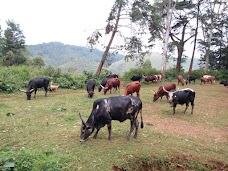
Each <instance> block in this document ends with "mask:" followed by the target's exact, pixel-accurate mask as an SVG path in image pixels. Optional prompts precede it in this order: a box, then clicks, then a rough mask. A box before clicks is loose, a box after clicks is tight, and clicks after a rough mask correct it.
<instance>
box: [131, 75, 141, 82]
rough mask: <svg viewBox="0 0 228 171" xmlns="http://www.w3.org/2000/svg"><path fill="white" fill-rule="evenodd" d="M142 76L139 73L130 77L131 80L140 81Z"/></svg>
mask: <svg viewBox="0 0 228 171" xmlns="http://www.w3.org/2000/svg"><path fill="white" fill-rule="evenodd" d="M141 79H142V76H141V75H134V76H132V77H131V81H139V82H140V81H141Z"/></svg>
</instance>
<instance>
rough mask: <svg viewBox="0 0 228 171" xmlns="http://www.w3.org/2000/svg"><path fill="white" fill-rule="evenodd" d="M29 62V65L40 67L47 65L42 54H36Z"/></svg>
mask: <svg viewBox="0 0 228 171" xmlns="http://www.w3.org/2000/svg"><path fill="white" fill-rule="evenodd" d="M28 63H29V65H32V66H34V67H38V68H41V67H44V66H45V63H44V60H43V58H42V57H41V56H35V57H34V58H32V59H30V60H29V62H28Z"/></svg>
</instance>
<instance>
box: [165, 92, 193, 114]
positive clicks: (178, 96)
mask: <svg viewBox="0 0 228 171" xmlns="http://www.w3.org/2000/svg"><path fill="white" fill-rule="evenodd" d="M163 89H164V91H166V92H167V93H168V100H169V103H170V104H171V106H172V107H173V114H175V108H176V106H177V104H181V105H183V104H186V108H185V110H184V113H185V112H186V110H187V109H188V106H189V102H190V103H191V106H192V110H191V114H192V113H193V109H194V100H195V94H196V93H195V91H194V90H192V89H190V88H185V89H181V90H177V91H169V92H168V91H167V90H165V88H164V87H163Z"/></svg>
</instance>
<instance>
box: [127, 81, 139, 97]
mask: <svg viewBox="0 0 228 171" xmlns="http://www.w3.org/2000/svg"><path fill="white" fill-rule="evenodd" d="M140 88H141V83H140V82H139V81H134V82H131V83H129V84H127V86H126V88H125V91H124V96H127V95H129V94H130V95H132V94H133V93H134V92H136V94H137V97H139V91H140Z"/></svg>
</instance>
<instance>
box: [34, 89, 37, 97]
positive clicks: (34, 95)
mask: <svg viewBox="0 0 228 171" xmlns="http://www.w3.org/2000/svg"><path fill="white" fill-rule="evenodd" d="M36 91H37V89H35V91H34V98H36Z"/></svg>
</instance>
